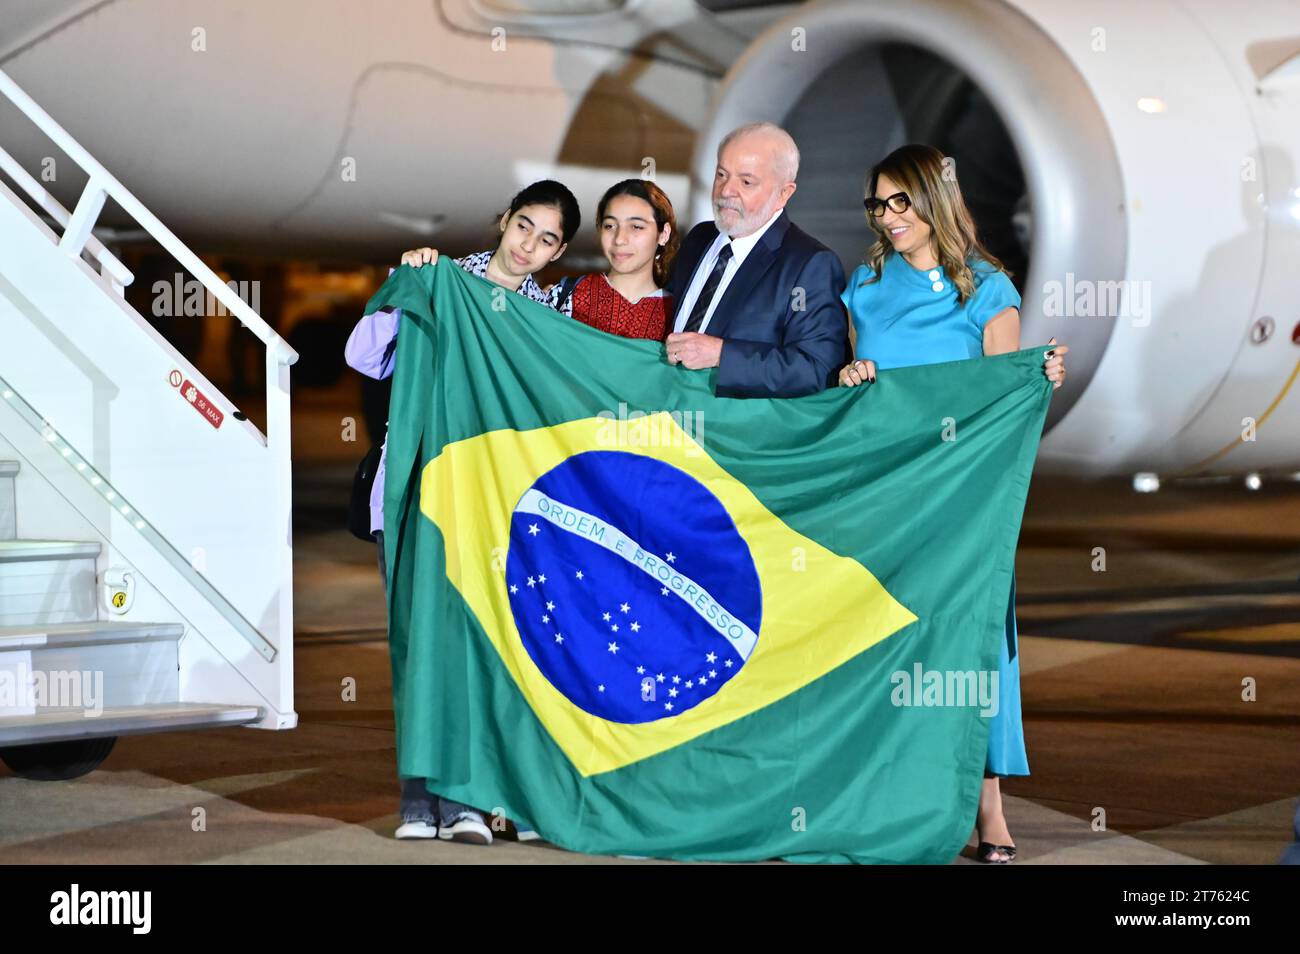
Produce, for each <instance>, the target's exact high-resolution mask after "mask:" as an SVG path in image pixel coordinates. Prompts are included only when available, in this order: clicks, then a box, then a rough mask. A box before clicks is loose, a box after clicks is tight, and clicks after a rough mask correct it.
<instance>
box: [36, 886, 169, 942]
mask: <svg viewBox="0 0 1300 954" xmlns="http://www.w3.org/2000/svg"><path fill="white" fill-rule="evenodd" d="M50 905H51V907H50V923H51V924H67V925H73V924H129V925H131V933H133V934H148V933H149V928H150V926H151V925H152V923H153V913H152V912H153V892H152V891H82V890H81V886H80V885H77V884H74V885H73V886H72V890H71V891H55V892H54V893H53V894H52V895H50Z"/></svg>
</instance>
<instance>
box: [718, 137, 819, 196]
mask: <svg viewBox="0 0 1300 954" xmlns="http://www.w3.org/2000/svg"><path fill="white" fill-rule="evenodd" d="M750 133H762V134H763V135H766V136H771V137H773V138H774V139H776V141H777V158H776V166H777V169H776V171H777V172H778V173H780V174H781V175H782V176H783V177H784V179H785V182H794V181H795V178H796V177H797V176H798V175H799V147H798V146H796V145H795V142H794V137H793V136H791V135H790V134H789V133H788V132H786V131H785V130H784V129H782V128H781V127H780V126H778V125H777V124H776V123H769V122H761V123H746V124H745V125H743V126H738V127H736V128H735V129H733V130H732V131H731V132H729V133H727V134H726V135H725V136H723V137H722V142H720V143H718V157H719V158H721V157H722V150H724V149H726V148H727V143H729V142H731V141H732V140H733V139H736V138H739V137H740V136H748V135H749V134H750ZM782 184H784V183H782Z"/></svg>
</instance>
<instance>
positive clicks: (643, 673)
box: [636, 666, 645, 676]
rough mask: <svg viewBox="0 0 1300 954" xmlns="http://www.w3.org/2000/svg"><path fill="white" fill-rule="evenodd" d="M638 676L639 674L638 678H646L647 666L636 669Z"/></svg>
mask: <svg viewBox="0 0 1300 954" xmlns="http://www.w3.org/2000/svg"><path fill="white" fill-rule="evenodd" d="M636 674H637V675H638V676H644V675H645V666H637V667H636Z"/></svg>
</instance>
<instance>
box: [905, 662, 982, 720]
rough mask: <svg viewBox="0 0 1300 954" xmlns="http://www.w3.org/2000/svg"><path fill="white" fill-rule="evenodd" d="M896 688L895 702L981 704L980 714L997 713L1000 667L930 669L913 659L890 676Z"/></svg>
mask: <svg viewBox="0 0 1300 954" xmlns="http://www.w3.org/2000/svg"><path fill="white" fill-rule="evenodd" d="M889 681H890V682H891V683H893V686H894V690H893V692H891V693H890V695H889V701H890V702H892V703H893V704H894V705H896V706H919V707H931V706H937V707H941V708H942V707H949V706H979V709H980V715H981V716H984V717H985V718H992V717H993V716H995V715H997V714H998V671H997V670H996V669H994V670H992V671H989V670H984V669H981V670H979V671H976V670H973V669H965V670H962V669H931V670H928V671H927V670H925V669H924V668H923V667H922V666H921V664H920V663H913V665H912V671H911V672H908V671H907V670H905V669H900V670H898V671H897V672H895V673H893V674H892V675H891V676H890V677H889Z"/></svg>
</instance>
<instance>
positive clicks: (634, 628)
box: [630, 620, 641, 633]
mask: <svg viewBox="0 0 1300 954" xmlns="http://www.w3.org/2000/svg"><path fill="white" fill-rule="evenodd" d="M630 628H631V630H632V632H634V633H639V632H641V624H640V623H638V622H637V621H636V620H632V626H631V627H630Z"/></svg>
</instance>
